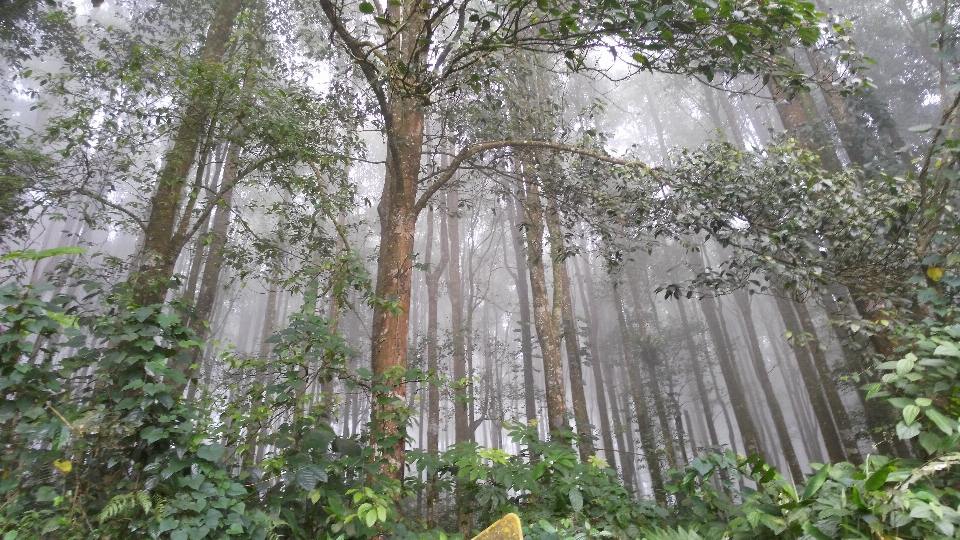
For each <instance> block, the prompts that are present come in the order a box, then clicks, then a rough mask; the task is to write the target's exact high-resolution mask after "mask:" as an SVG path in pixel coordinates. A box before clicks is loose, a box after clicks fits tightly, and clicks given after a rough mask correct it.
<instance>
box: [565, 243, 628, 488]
mask: <svg viewBox="0 0 960 540" xmlns="http://www.w3.org/2000/svg"><path fill="white" fill-rule="evenodd" d="M581 253H583V254H586V253H587V250H586V249H582V250H581ZM574 266H575V267H577V268H578V270H577V272H576V274H577V285H578V288H579V289H580V302H581V303H582V304H583V310H584V311H585V312H586V315H587V332H588V338H587V339H588V345H589V347H590V364H591V367H592V368H593V384H594V392H595V393H596V395H597V398H596V399H597V409H598V410H599V411H600V438H601V440H602V441H603V455H604V458H605V459H606V460H607V463H608V464H609V465H610V467H611V468H613V470H614V471H616V470H617V469H616V467H617V458H616V453H615V452H614V448H613V433H612V432H611V431H610V418H609V414H610V411H609V410H608V409H607V393H606V391H605V390H604V386H603V369H602V368H601V366H600V347H599V342H600V336H599V330H598V318H597V307H596V304H595V299H594V295H593V276H592V275H591V270H590V260H589V259H586V258H585V259H584V272H585V273H586V283H584V275H583V274H581V273H580V271H579V264H578V262H577V261H576V260H574ZM613 405H614V406H615V405H616V403H615V402H613Z"/></svg>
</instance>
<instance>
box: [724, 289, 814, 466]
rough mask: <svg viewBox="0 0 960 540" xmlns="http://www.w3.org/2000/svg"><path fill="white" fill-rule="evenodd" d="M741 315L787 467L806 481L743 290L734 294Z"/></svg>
mask: <svg viewBox="0 0 960 540" xmlns="http://www.w3.org/2000/svg"><path fill="white" fill-rule="evenodd" d="M734 298H735V300H736V302H737V306H738V307H739V309H740V314H741V316H742V317H743V323H744V327H745V328H746V331H747V342H748V344H749V351H748V352H749V356H750V359H751V360H752V362H753V369H754V373H755V374H756V376H757V380H759V381H760V389H761V390H762V391H763V397H764V399H765V400H766V402H767V407H768V408H769V410H770V416H772V417H773V428H774V431H776V434H777V439H778V440H779V442H780V449H781V451H782V452H783V456H784V459H786V462H787V467H788V468H789V469H790V475H791V478H793V481H794V482H796V483H801V482H803V480H804V477H803V469H801V468H800V460H798V459H797V452H796V450H795V449H794V447H793V441H792V440H790V432H789V430H788V429H787V422H786V419H785V418H784V416H783V410H782V408H781V407H780V402H779V401H778V400H777V394H776V392H774V390H773V384H772V383H771V382H770V375H769V374H768V373H767V365H766V363H765V362H764V361H763V352H762V351H761V350H760V339H759V338H758V336H757V328H756V326H755V325H754V322H753V309H752V307H751V305H750V298H749V296H748V294H747V292H746V291H745V290H743V289H740V290H738V291H737V292H735V293H734Z"/></svg>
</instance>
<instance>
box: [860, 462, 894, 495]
mask: <svg viewBox="0 0 960 540" xmlns="http://www.w3.org/2000/svg"><path fill="white" fill-rule="evenodd" d="M888 476H890V466H889V465H884V466H883V467H880V468H879V469H878V470H877V471H876V472H874V473H873V474H871V475H870V478H867V481H866V482H865V483H864V484H863V487H864V489H866V490H867V491H876V490H878V489H880V488H882V487H883V484H885V483H886V481H887V477H888Z"/></svg>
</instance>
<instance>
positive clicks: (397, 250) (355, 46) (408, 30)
mask: <svg viewBox="0 0 960 540" xmlns="http://www.w3.org/2000/svg"><path fill="white" fill-rule="evenodd" d="M692 4H693V5H684V6H682V9H681V6H679V5H677V6H673V5H669V6H664V7H661V6H659V5H658V3H656V2H649V1H636V2H633V3H631V5H630V9H622V7H621V6H619V5H612V4H609V3H606V2H598V3H593V2H590V3H587V4H571V5H566V4H557V5H555V6H554V5H550V3H549V2H546V3H542V2H532V1H521V2H499V1H490V2H487V3H485V5H484V6H483V8H482V9H479V10H476V11H474V10H475V9H476V8H474V7H473V5H472V4H471V2H468V1H466V0H461V1H460V2H457V1H456V0H451V1H449V2H441V3H429V2H423V1H422V0H398V1H396V2H389V3H387V4H386V5H381V4H380V3H379V2H373V3H370V2H366V1H362V2H360V3H359V4H356V5H355V6H354V5H353V4H351V6H350V7H351V8H354V7H355V10H354V9H348V8H347V6H345V5H341V4H338V3H337V2H335V0H319V5H320V8H321V10H322V12H323V14H324V16H325V18H326V20H327V22H328V23H329V25H330V27H331V28H332V30H333V33H334V34H335V35H336V36H337V40H338V41H337V44H338V45H339V46H340V48H341V50H343V51H344V52H346V53H347V55H348V56H349V57H350V58H351V60H352V61H353V62H354V64H355V65H356V66H357V68H358V69H359V71H360V72H361V74H362V76H363V79H364V81H365V83H366V85H367V88H368V89H369V90H370V92H371V93H372V94H373V96H374V97H375V100H376V103H377V106H378V109H379V113H380V115H381V116H382V120H383V124H382V125H383V133H384V136H385V139H386V146H387V156H386V171H385V175H384V183H383V190H382V194H381V197H380V202H379V205H378V214H379V218H380V227H381V235H380V249H379V254H378V260H377V278H376V288H375V294H376V296H377V299H378V300H377V302H375V304H374V314H373V316H374V320H373V341H372V346H371V349H372V351H371V353H372V367H373V373H374V375H376V376H378V377H384V376H390V377H393V378H394V380H393V381H392V383H391V385H390V390H388V391H386V392H383V393H382V395H379V396H377V398H376V407H375V410H374V424H375V425H376V427H377V429H376V430H375V431H376V432H377V434H375V435H374V442H375V443H378V444H377V450H378V452H379V453H380V454H381V455H382V456H383V457H384V458H385V459H386V465H385V468H386V469H387V470H389V471H390V472H391V474H392V475H393V476H394V477H397V478H399V477H400V476H402V471H403V463H404V443H403V440H404V426H403V422H402V421H400V416H399V415H397V414H395V413H396V412H397V408H398V407H400V406H402V404H403V403H404V402H405V399H404V396H405V392H406V390H405V386H404V383H403V381H402V373H403V371H404V369H405V368H406V365H407V346H408V341H407V334H408V330H409V309H410V292H411V291H410V288H411V278H412V272H411V269H412V257H411V254H412V252H413V238H414V231H415V225H416V221H417V217H418V216H419V214H420V212H421V211H422V210H423V209H424V208H425V207H426V205H427V204H428V202H429V200H430V199H431V197H432V196H433V194H434V193H435V192H436V191H438V190H439V189H440V188H441V187H442V186H443V185H444V184H445V183H446V182H447V181H448V180H449V179H450V178H451V177H452V176H453V170H454V169H456V168H458V167H459V166H460V165H461V164H462V163H463V162H464V161H465V160H468V159H469V158H472V157H474V156H476V155H478V154H481V153H483V152H485V151H487V150H492V149H497V148H506V147H514V148H520V147H528V148H529V147H537V148H554V149H564V150H569V151H575V152H577V151H582V149H578V148H570V147H564V146H563V145H557V144H552V143H549V142H547V141H543V140H539V141H530V140H499V141H486V142H478V143H475V144H471V145H468V146H466V147H465V148H463V149H462V150H460V151H459V152H458V154H457V155H456V156H455V158H454V159H453V160H452V162H451V165H450V167H449V168H447V169H446V170H444V171H441V172H439V173H437V174H436V175H435V176H433V177H431V178H428V179H426V182H425V184H426V188H425V190H424V191H423V192H422V193H418V187H419V186H420V185H421V178H420V170H421V167H420V165H421V162H422V154H423V143H424V131H423V127H424V120H425V118H426V115H427V114H428V111H429V109H430V106H431V104H432V102H433V98H434V97H435V96H447V95H450V94H452V93H458V92H463V89H468V88H471V87H479V86H482V84H481V81H482V80H483V78H484V75H485V74H486V73H487V72H488V71H486V70H491V69H495V68H496V67H497V64H498V62H497V61H496V59H497V57H498V56H499V54H500V52H501V51H502V52H503V53H508V52H509V51H511V50H523V49H527V50H536V51H543V52H551V53H561V54H565V55H566V57H567V58H568V59H570V61H571V64H572V65H580V64H579V61H578V58H582V55H585V54H586V53H587V52H588V51H589V50H592V49H594V48H598V47H599V48H602V49H603V50H609V48H610V46H611V40H615V41H616V42H618V44H620V45H621V46H622V47H623V48H625V49H626V50H627V51H629V52H630V53H631V54H624V55H621V56H622V57H624V58H628V59H632V60H633V61H634V62H636V65H637V67H638V68H641V69H655V70H662V71H668V72H672V73H689V74H702V75H704V76H705V77H707V78H708V79H712V78H713V77H714V74H715V73H717V72H732V73H737V72H743V71H746V72H751V73H756V72H761V71H773V70H774V66H778V67H782V66H784V61H783V59H782V58H780V57H779V56H778V55H776V54H772V53H771V52H770V51H771V50H772V48H771V47H770V45H771V44H772V43H778V44H780V43H784V42H796V43H802V44H805V45H809V44H812V43H814V42H816V41H817V40H818V39H820V37H821V32H820V30H819V27H818V26H817V22H818V21H819V19H820V15H819V14H817V13H816V12H815V10H814V9H813V6H812V5H810V4H807V3H805V2H800V1H798V0H784V1H782V2H778V3H776V4H775V5H768V4H767V3H760V4H757V5H756V6H752V7H751V9H750V10H736V11H733V10H729V9H727V8H725V7H721V6H720V5H718V4H717V3H714V2H709V1H706V0H702V1H701V0H697V1H695V2H693V3H692ZM691 7H693V8H695V9H691ZM639 28H643V29H644V30H643V31H637V29H639ZM716 36H732V37H733V38H734V39H719V38H716ZM494 53H496V54H494ZM586 153H588V154H590V155H592V156H593V157H595V158H596V159H604V156H603V155H602V154H598V153H596V152H586ZM535 315H537V314H536V313H535ZM548 371H549V369H548ZM557 405H558V404H554V406H555V407H556V406H557ZM553 412H554V413H556V412H558V411H553ZM556 422H559V419H558V418H555V417H553V415H551V418H550V424H551V425H554V424H555V423H556ZM557 425H559V424H557ZM385 434H389V435H388V436H387V435H385ZM380 439H384V440H386V441H389V444H385V445H384V444H379V443H380ZM387 446H388V447H389V449H388V448H386V447H387Z"/></svg>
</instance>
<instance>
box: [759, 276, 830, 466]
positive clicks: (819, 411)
mask: <svg viewBox="0 0 960 540" xmlns="http://www.w3.org/2000/svg"><path fill="white" fill-rule="evenodd" d="M774 298H776V300H777V307H778V308H779V309H780V316H781V317H783V324H784V327H785V328H786V329H787V331H789V332H793V333H797V332H799V331H800V330H801V328H800V321H799V320H798V319H797V315H796V313H795V312H794V311H793V306H792V305H791V302H790V301H789V300H787V299H786V298H783V297H782V296H780V295H779V294H775V295H774ZM793 351H794V356H795V357H796V359H797V366H799V368H800V376H801V378H802V379H803V385H804V387H805V388H806V390H807V395H809V396H810V404H811V405H812V406H813V413H814V416H816V418H817V424H818V425H819V426H820V433H821V434H822V435H823V442H824V445H825V446H826V447H827V457H829V458H830V461H831V462H833V463H837V462H840V461H844V459H845V458H846V456H845V455H844V452H843V443H842V442H841V441H840V437H839V435H838V434H837V430H836V429H835V428H834V425H833V415H832V414H831V413H830V406H829V405H828V404H827V400H826V399H825V398H824V396H823V392H822V390H821V382H820V378H819V377H818V376H817V370H816V367H815V366H814V364H813V359H812V358H811V357H810V351H809V349H807V348H805V347H794V349H793Z"/></svg>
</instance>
